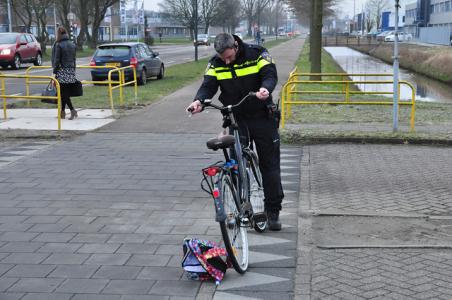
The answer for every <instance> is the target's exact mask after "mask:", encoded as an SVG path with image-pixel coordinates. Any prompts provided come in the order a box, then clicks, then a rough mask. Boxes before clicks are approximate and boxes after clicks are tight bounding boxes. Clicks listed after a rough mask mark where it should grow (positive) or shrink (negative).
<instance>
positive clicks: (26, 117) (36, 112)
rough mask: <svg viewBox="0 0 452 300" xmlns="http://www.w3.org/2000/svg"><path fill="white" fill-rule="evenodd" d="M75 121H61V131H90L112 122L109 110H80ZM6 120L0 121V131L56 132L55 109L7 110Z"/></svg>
mask: <svg viewBox="0 0 452 300" xmlns="http://www.w3.org/2000/svg"><path fill="white" fill-rule="evenodd" d="M77 111H78V118H76V119H75V120H67V119H63V120H61V129H62V130H74V131H91V130H95V129H97V128H100V127H102V126H105V125H107V124H108V123H111V122H113V121H114V120H115V119H114V118H113V114H112V111H111V110H110V109H80V110H77ZM7 113H8V119H6V120H5V119H1V120H0V130H7V129H28V130H58V121H57V117H56V113H57V111H56V110H55V109H30V108H23V109H9V110H8V111H7Z"/></svg>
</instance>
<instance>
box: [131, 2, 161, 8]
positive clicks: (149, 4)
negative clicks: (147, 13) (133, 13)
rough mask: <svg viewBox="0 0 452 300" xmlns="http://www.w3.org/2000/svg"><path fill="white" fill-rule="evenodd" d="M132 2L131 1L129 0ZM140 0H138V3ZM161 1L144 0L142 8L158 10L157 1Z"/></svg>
mask: <svg viewBox="0 0 452 300" xmlns="http://www.w3.org/2000/svg"><path fill="white" fill-rule="evenodd" d="M131 2H133V1H131ZM140 2H141V0H139V1H138V3H140ZM160 2H162V1H161V0H144V9H147V10H154V11H159V6H158V5H157V4H158V3H160Z"/></svg>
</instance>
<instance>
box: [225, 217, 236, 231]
mask: <svg viewBox="0 0 452 300" xmlns="http://www.w3.org/2000/svg"><path fill="white" fill-rule="evenodd" d="M226 223H227V226H228V228H229V229H233V228H234V227H235V224H237V222H236V221H235V219H229V220H228V221H227V222H226Z"/></svg>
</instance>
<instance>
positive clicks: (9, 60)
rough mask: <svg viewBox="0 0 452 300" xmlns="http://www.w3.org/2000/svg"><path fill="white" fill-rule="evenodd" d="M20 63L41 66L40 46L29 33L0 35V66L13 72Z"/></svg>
mask: <svg viewBox="0 0 452 300" xmlns="http://www.w3.org/2000/svg"><path fill="white" fill-rule="evenodd" d="M22 63H34V64H35V66H40V65H41V64H42V52H41V45H40V44H39V43H38V41H37V40H36V38H35V37H34V36H33V35H32V34H30V33H16V32H8V33H0V66H2V68H7V67H8V66H11V67H12V68H13V69H14V70H17V69H19V68H20V65H21V64H22Z"/></svg>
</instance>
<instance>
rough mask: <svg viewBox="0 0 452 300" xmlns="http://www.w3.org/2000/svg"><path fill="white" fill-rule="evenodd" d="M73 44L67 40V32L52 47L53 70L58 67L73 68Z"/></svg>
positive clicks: (74, 47)
mask: <svg viewBox="0 0 452 300" xmlns="http://www.w3.org/2000/svg"><path fill="white" fill-rule="evenodd" d="M75 52H76V46H75V44H74V43H73V42H72V41H71V40H69V37H68V36H67V34H64V35H63V38H62V39H61V41H59V42H55V44H54V45H53V48H52V67H53V70H54V72H55V71H56V69H57V68H58V67H64V68H75Z"/></svg>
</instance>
